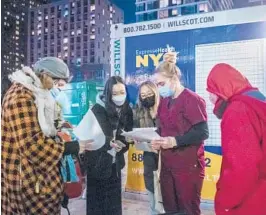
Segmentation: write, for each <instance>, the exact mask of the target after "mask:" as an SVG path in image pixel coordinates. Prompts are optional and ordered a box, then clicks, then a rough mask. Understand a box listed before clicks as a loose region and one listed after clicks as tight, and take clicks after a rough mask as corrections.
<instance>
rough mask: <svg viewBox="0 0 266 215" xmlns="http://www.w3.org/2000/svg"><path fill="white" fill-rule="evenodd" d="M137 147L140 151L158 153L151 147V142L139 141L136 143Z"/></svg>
mask: <svg viewBox="0 0 266 215" xmlns="http://www.w3.org/2000/svg"><path fill="white" fill-rule="evenodd" d="M135 147H136V149H137V150H139V151H144V152H155V153H157V152H156V151H154V150H153V149H152V147H151V143H150V142H138V143H135Z"/></svg>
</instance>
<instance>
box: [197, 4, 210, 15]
mask: <svg viewBox="0 0 266 215" xmlns="http://www.w3.org/2000/svg"><path fill="white" fill-rule="evenodd" d="M208 9H209V8H208V4H207V3H203V4H200V5H199V12H200V13H206V12H208Z"/></svg>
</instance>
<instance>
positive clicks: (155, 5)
mask: <svg viewBox="0 0 266 215" xmlns="http://www.w3.org/2000/svg"><path fill="white" fill-rule="evenodd" d="M157 8H158V3H157V1H153V2H147V9H148V10H153V9H157Z"/></svg>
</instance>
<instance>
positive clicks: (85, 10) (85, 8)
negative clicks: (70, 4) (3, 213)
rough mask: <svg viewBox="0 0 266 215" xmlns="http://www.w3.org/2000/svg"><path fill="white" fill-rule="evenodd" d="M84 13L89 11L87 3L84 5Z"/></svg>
mask: <svg viewBox="0 0 266 215" xmlns="http://www.w3.org/2000/svg"><path fill="white" fill-rule="evenodd" d="M84 13H88V7H87V5H84Z"/></svg>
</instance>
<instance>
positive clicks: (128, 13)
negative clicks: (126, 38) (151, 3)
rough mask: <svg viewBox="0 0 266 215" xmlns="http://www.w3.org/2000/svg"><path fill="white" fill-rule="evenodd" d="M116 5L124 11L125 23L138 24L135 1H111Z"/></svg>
mask: <svg viewBox="0 0 266 215" xmlns="http://www.w3.org/2000/svg"><path fill="white" fill-rule="evenodd" d="M111 1H112V2H113V3H114V4H116V5H117V6H118V7H120V8H121V9H122V10H124V16H125V23H126V24H127V23H133V22H136V18H135V11H136V7H135V0H111Z"/></svg>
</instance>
